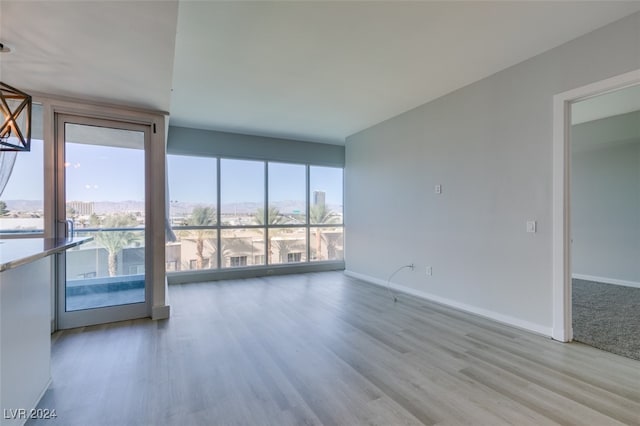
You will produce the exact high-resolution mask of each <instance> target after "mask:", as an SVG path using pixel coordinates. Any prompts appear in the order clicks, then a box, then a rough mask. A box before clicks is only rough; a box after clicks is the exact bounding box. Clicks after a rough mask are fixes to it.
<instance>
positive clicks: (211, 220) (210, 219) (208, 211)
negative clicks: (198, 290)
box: [187, 206, 216, 269]
mask: <svg viewBox="0 0 640 426" xmlns="http://www.w3.org/2000/svg"><path fill="white" fill-rule="evenodd" d="M215 223H216V209H214V208H213V207H202V206H198V207H195V208H194V209H193V211H192V212H191V216H189V219H188V220H187V225H189V226H213V225H215ZM192 232H193V233H194V234H195V241H196V258H197V260H196V267H197V268H198V269H202V267H203V265H204V241H205V239H206V237H208V236H211V231H209V230H206V229H194V230H193V231H192Z"/></svg>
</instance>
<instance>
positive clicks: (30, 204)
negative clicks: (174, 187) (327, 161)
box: [2, 200, 342, 216]
mask: <svg viewBox="0 0 640 426" xmlns="http://www.w3.org/2000/svg"><path fill="white" fill-rule="evenodd" d="M2 201H4V202H5V203H7V210H9V211H14V212H42V210H43V202H42V201H37V200H2ZM203 205H204V206H208V205H206V204H204V203H186V202H185V203H183V202H172V203H171V211H172V213H173V214H174V215H178V216H181V215H187V214H188V213H189V212H191V211H192V210H193V209H194V207H197V206H203ZM271 205H274V206H275V207H277V208H278V210H280V212H281V213H283V214H297V213H303V212H304V210H305V205H304V202H301V201H296V200H286V201H278V202H274V203H271ZM263 207H264V204H263V203H249V202H247V203H228V204H223V205H222V212H224V213H227V214H239V215H246V214H252V213H253V212H255V211H256V210H257V209H259V208H263ZM327 207H329V209H331V210H334V211H340V210H341V209H342V206H339V205H333V204H329V205H328V206H327ZM144 208H145V206H144V202H143V201H135V200H125V201H96V202H94V212H95V213H96V214H98V215H102V214H110V213H115V212H118V211H122V210H125V211H129V212H143V211H144Z"/></svg>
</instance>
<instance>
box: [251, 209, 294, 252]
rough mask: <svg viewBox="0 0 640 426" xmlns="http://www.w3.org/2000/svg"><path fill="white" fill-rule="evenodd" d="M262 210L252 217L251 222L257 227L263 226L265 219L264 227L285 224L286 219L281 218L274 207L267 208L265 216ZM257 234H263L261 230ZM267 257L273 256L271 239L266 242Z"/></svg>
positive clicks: (278, 211) (258, 210) (272, 234)
mask: <svg viewBox="0 0 640 426" xmlns="http://www.w3.org/2000/svg"><path fill="white" fill-rule="evenodd" d="M264 213H265V212H264V209H260V208H259V209H257V210H256V212H255V213H254V215H253V220H254V221H255V222H256V224H257V225H265V218H266V219H267V222H266V225H282V224H284V223H287V218H286V217H284V216H282V215H281V214H280V210H279V209H278V208H277V207H275V206H269V209H268V210H267V214H266V215H265V214H264ZM259 232H261V233H263V232H264V231H263V230H260V231H259ZM274 235H275V233H274V232H272V233H271V234H270V235H269V236H270V237H271V236H274ZM267 255H268V256H269V259H271V256H273V250H272V246H271V238H269V240H268V241H267Z"/></svg>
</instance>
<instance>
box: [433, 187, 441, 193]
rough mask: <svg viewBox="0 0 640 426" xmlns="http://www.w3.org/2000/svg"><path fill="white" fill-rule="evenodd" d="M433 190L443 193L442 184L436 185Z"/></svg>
mask: <svg viewBox="0 0 640 426" xmlns="http://www.w3.org/2000/svg"><path fill="white" fill-rule="evenodd" d="M433 190H434V192H435V193H436V194H442V185H436V186H434V187H433Z"/></svg>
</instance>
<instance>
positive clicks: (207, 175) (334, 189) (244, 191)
mask: <svg viewBox="0 0 640 426" xmlns="http://www.w3.org/2000/svg"><path fill="white" fill-rule="evenodd" d="M168 165H169V171H168V173H169V175H168V176H169V197H170V199H171V206H170V207H171V208H170V216H171V218H170V221H171V224H172V226H173V229H174V232H175V234H176V236H177V241H175V242H171V243H168V244H167V272H173V271H185V270H194V269H195V270H198V269H218V268H246V267H255V266H265V265H279V264H292V263H303V262H317V261H340V260H343V250H344V249H343V245H344V244H343V223H342V179H343V177H342V175H343V170H342V168H337V167H319V166H310V165H306V164H290V163H281V162H267V161H255V160H238V159H227V158H221V159H218V158H202V157H191V156H177V155H169V156H168Z"/></svg>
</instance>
